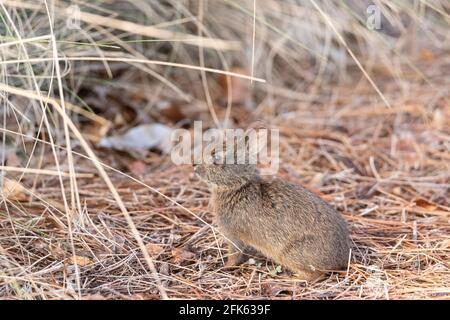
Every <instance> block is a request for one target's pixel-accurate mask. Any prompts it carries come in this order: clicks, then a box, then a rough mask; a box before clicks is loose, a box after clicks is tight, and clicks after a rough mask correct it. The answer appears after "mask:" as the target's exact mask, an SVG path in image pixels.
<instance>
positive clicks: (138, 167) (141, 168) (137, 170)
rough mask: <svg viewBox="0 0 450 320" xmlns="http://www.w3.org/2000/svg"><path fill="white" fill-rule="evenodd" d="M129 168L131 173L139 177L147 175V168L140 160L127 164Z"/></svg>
mask: <svg viewBox="0 0 450 320" xmlns="http://www.w3.org/2000/svg"><path fill="white" fill-rule="evenodd" d="M127 167H128V170H130V172H131V173H133V174H135V175H137V176H141V175H143V174H144V173H145V169H146V168H147V166H146V164H145V163H144V162H142V161H140V160H136V161H133V162H131V163H129V164H127Z"/></svg>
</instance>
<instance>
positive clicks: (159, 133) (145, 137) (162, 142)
mask: <svg viewBox="0 0 450 320" xmlns="http://www.w3.org/2000/svg"><path fill="white" fill-rule="evenodd" d="M172 131H173V129H172V128H169V127H167V126H165V125H163V124H160V123H153V124H144V125H140V126H137V127H134V128H131V129H129V130H128V131H127V132H125V133H124V134H123V135H117V136H111V137H105V138H103V139H101V140H100V142H99V143H98V146H100V147H104V148H111V149H116V150H121V151H131V152H132V151H137V152H139V151H145V150H148V149H151V148H157V149H159V150H161V151H162V152H164V153H166V154H167V153H169V152H170V150H171V148H172V142H171V140H170V136H171V134H172Z"/></svg>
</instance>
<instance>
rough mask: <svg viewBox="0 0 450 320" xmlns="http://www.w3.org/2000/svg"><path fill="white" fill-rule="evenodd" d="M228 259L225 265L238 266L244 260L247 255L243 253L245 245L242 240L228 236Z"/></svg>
mask: <svg viewBox="0 0 450 320" xmlns="http://www.w3.org/2000/svg"><path fill="white" fill-rule="evenodd" d="M228 239H229V241H228V245H227V247H228V259H227V262H226V263H225V267H233V266H238V265H240V264H242V263H244V262H245V261H246V259H247V258H248V255H247V254H245V245H244V243H243V242H242V241H240V240H238V239H234V238H228Z"/></svg>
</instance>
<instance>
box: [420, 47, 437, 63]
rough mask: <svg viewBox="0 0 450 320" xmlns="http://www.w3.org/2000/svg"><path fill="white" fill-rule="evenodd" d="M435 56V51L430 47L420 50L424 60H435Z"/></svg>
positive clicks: (421, 57)
mask: <svg viewBox="0 0 450 320" xmlns="http://www.w3.org/2000/svg"><path fill="white" fill-rule="evenodd" d="M434 58H435V56H434V53H433V51H431V50H430V49H428V48H422V49H421V50H420V59H422V60H424V61H433V60H434Z"/></svg>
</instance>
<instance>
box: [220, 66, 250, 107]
mask: <svg viewBox="0 0 450 320" xmlns="http://www.w3.org/2000/svg"><path fill="white" fill-rule="evenodd" d="M230 72H233V73H238V74H242V75H246V76H248V75H249V72H248V71H247V70H246V69H243V68H231V70H230ZM219 85H220V87H221V88H222V95H223V96H222V97H221V99H222V100H224V101H226V100H227V99H228V88H230V89H231V101H232V102H233V103H234V104H242V105H247V104H250V103H251V100H252V95H251V87H250V81H249V80H247V79H241V78H238V77H232V76H228V75H223V76H221V77H220V78H219ZM229 85H230V86H229Z"/></svg>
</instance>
